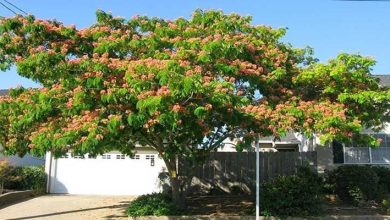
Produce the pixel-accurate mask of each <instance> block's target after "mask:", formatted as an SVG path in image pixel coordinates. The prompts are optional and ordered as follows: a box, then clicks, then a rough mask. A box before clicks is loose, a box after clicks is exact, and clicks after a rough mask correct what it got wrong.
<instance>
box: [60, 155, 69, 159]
mask: <svg viewBox="0 0 390 220" xmlns="http://www.w3.org/2000/svg"><path fill="white" fill-rule="evenodd" d="M61 158H65V159H68V158H69V155H68V154H65V155H64V156H62V157H61Z"/></svg>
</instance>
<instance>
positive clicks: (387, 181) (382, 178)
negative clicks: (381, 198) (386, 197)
mask: <svg viewBox="0 0 390 220" xmlns="http://www.w3.org/2000/svg"><path fill="white" fill-rule="evenodd" d="M371 169H373V170H374V172H375V173H376V175H378V177H379V184H380V185H382V186H383V187H384V188H385V189H386V191H387V193H389V192H390V169H389V168H386V167H381V166H373V167H371Z"/></svg>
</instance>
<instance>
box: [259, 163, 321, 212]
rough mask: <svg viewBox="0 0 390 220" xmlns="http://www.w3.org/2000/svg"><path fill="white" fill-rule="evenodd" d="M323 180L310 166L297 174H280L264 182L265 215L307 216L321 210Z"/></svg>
mask: <svg viewBox="0 0 390 220" xmlns="http://www.w3.org/2000/svg"><path fill="white" fill-rule="evenodd" d="M321 188H322V187H321V180H320V178H319V177H318V175H317V174H316V173H314V172H312V171H311V170H310V169H309V168H302V169H300V171H299V172H298V174H297V175H294V176H279V177H276V178H274V179H272V180H270V181H268V182H265V183H263V184H262V187H261V194H260V196H261V208H262V213H263V214H265V215H276V216H307V215H316V214H319V213H320V212H321V207H322V201H323V195H322V189H321Z"/></svg>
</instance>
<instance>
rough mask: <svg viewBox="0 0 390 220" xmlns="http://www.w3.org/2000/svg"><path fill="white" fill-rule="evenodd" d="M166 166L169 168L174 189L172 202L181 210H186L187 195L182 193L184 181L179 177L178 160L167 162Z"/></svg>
mask: <svg viewBox="0 0 390 220" xmlns="http://www.w3.org/2000/svg"><path fill="white" fill-rule="evenodd" d="M165 165H166V166H167V168H168V172H169V180H170V183H171V189H172V201H173V203H174V204H175V205H176V207H177V208H179V209H184V208H185V207H186V204H185V194H184V192H183V191H182V180H181V179H180V178H179V176H178V172H177V167H176V160H171V161H168V160H165Z"/></svg>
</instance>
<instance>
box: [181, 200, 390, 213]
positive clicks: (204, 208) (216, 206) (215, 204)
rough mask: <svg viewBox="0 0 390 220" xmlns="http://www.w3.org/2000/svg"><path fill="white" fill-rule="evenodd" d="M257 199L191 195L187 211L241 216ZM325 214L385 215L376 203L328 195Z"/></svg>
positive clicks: (252, 209)
mask: <svg viewBox="0 0 390 220" xmlns="http://www.w3.org/2000/svg"><path fill="white" fill-rule="evenodd" d="M254 207H255V201H254V198H253V196H252V197H251V196H245V195H210V196H190V197H188V198H187V208H188V209H187V211H188V212H189V213H188V214H191V215H209V216H239V215H241V216H242V215H251V214H253V211H254ZM324 211H325V212H324V215H385V214H386V213H385V212H384V210H383V209H382V208H381V207H380V205H378V204H375V203H367V204H364V205H361V206H359V207H354V206H352V205H349V204H345V203H342V202H341V201H339V200H337V199H336V198H335V197H334V196H328V197H327V201H326V204H325V207H324Z"/></svg>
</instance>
